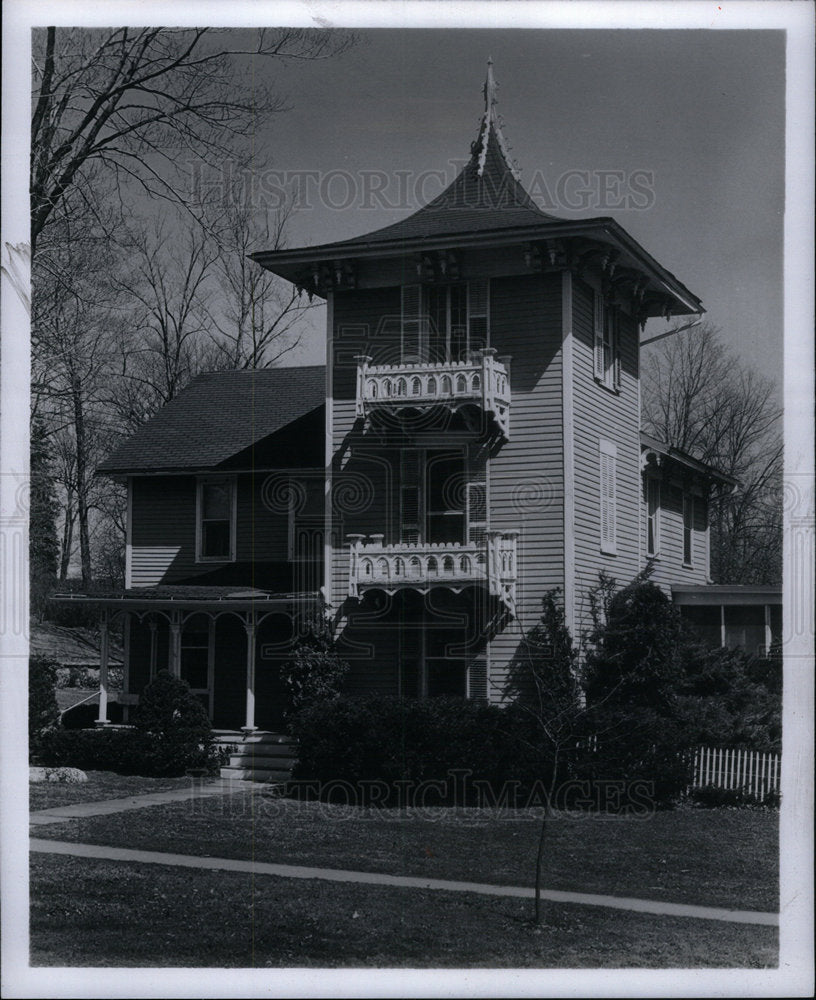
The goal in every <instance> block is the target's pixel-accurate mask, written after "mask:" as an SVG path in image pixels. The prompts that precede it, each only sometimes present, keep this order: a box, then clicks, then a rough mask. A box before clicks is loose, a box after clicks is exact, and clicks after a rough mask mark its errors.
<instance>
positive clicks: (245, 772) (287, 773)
mask: <svg viewBox="0 0 816 1000" xmlns="http://www.w3.org/2000/svg"><path fill="white" fill-rule="evenodd" d="M291 776H292V771H291V769H290V768H285V769H283V770H281V769H280V768H274V767H239V766H233V765H232V764H230V765H229V767H222V768H221V777H222V778H232V779H236V778H237V779H239V780H241V781H259V782H273V783H275V784H285V783H286V782H287V781H288V780H289V779H290V778H291Z"/></svg>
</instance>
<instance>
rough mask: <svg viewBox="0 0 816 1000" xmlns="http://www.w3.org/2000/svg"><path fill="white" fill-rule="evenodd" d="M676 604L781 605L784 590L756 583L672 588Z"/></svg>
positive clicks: (712, 584) (708, 584)
mask: <svg viewBox="0 0 816 1000" xmlns="http://www.w3.org/2000/svg"><path fill="white" fill-rule="evenodd" d="M672 600H673V601H674V603H675V604H686V605H717V606H719V605H721V604H726V605H738V606H743V607H744V606H746V605H749V604H781V603H782V588H781V587H775V586H772V585H768V584H754V583H745V584H743V583H707V584H696V585H689V586H679V587H672Z"/></svg>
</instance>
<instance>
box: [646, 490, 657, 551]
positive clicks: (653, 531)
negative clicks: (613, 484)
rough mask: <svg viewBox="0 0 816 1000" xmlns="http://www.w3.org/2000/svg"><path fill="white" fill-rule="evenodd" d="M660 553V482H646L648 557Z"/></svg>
mask: <svg viewBox="0 0 816 1000" xmlns="http://www.w3.org/2000/svg"><path fill="white" fill-rule="evenodd" d="M659 553H660V480H659V479H656V478H655V477H654V476H649V477H648V479H647V480H646V555H647V556H656V555H659Z"/></svg>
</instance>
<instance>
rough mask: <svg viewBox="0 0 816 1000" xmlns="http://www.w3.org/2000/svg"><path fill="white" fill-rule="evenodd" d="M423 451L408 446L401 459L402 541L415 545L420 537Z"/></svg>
mask: <svg viewBox="0 0 816 1000" xmlns="http://www.w3.org/2000/svg"><path fill="white" fill-rule="evenodd" d="M420 457H421V452H419V451H417V450H415V449H411V448H406V449H404V450H403V452H402V456H401V459H400V464H401V468H400V541H401V542H406V543H409V544H411V545H415V544H416V543H417V542H418V541H419V538H420V524H421V521H422V511H421V509H420V499H421V493H420V490H421V486H422V466H421V464H420Z"/></svg>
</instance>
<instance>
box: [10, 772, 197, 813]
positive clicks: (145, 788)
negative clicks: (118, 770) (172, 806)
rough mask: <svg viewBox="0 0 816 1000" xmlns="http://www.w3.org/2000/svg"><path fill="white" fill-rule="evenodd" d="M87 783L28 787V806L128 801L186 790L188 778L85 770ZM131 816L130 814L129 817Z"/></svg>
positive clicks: (45, 784) (39, 784)
mask: <svg viewBox="0 0 816 1000" xmlns="http://www.w3.org/2000/svg"><path fill="white" fill-rule="evenodd" d="M85 773H86V774H87V775H88V780H87V782H83V783H82V784H81V785H63V784H61V783H59V782H51V781H43V782H37V783H36V784H33V785H29V786H28V807H29V809H30V810H31V811H32V812H34V811H36V810H38V809H55V808H57V807H58V806H70V805H74V804H75V803H79V802H102V801H104V800H105V799H122V798H129V797H130V796H132V795H148V794H150V793H152V792H166V791H168V790H170V789H171V788H189V787H190V781H191V779H190V778H187V777H183V778H143V777H141V776H139V775H130V776H125V775H121V774H113V773H112V772H110V771H86V772H85ZM131 815H132V814H131Z"/></svg>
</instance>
